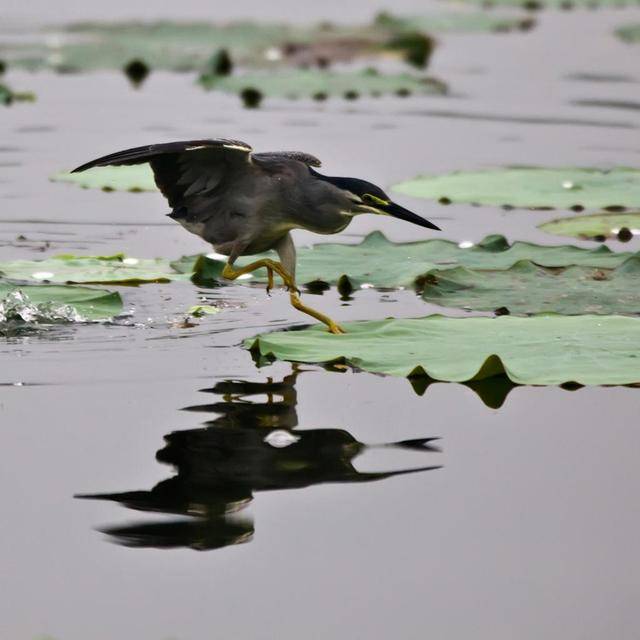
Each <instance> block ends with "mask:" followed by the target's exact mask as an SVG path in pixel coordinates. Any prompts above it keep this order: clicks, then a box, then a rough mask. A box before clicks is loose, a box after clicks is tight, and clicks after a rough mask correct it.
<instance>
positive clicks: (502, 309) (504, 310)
mask: <svg viewBox="0 0 640 640" xmlns="http://www.w3.org/2000/svg"><path fill="white" fill-rule="evenodd" d="M493 313H495V314H496V315H497V316H510V315H511V311H509V309H507V307H498V308H497V309H496V310H495V311H494V312H493Z"/></svg>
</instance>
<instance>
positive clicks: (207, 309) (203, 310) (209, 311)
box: [187, 304, 222, 318]
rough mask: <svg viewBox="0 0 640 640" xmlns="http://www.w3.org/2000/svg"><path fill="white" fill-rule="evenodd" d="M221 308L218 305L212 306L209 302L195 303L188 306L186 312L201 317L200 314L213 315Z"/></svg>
mask: <svg viewBox="0 0 640 640" xmlns="http://www.w3.org/2000/svg"><path fill="white" fill-rule="evenodd" d="M220 311H222V309H221V308H220V307H214V306H213V305H210V304H196V305H194V306H192V307H189V309H188V310H187V313H188V314H189V315H190V316H193V317H194V318H202V316H213V315H215V314H217V313H220Z"/></svg>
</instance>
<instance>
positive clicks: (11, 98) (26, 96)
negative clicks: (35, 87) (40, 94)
mask: <svg viewBox="0 0 640 640" xmlns="http://www.w3.org/2000/svg"><path fill="white" fill-rule="evenodd" d="M0 75H1V74H0ZM35 99H36V96H35V94H34V93H30V92H27V91H12V90H11V89H10V88H9V87H8V86H7V85H6V84H0V104H2V105H4V106H9V105H11V104H13V103H14V102H34V101H35Z"/></svg>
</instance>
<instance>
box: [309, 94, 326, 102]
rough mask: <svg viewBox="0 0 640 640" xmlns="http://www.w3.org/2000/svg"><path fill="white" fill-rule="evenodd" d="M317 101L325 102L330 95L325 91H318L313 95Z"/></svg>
mask: <svg viewBox="0 0 640 640" xmlns="http://www.w3.org/2000/svg"><path fill="white" fill-rule="evenodd" d="M311 97H312V98H313V99H314V100H316V101H317V102H324V101H325V100H326V99H327V98H328V97H329V96H328V95H327V94H326V93H325V92H324V91H318V92H317V93H314V94H313V95H312V96H311Z"/></svg>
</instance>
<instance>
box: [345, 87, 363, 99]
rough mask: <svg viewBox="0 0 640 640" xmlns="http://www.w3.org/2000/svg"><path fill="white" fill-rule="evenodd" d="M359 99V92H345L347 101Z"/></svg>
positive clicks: (351, 90)
mask: <svg viewBox="0 0 640 640" xmlns="http://www.w3.org/2000/svg"><path fill="white" fill-rule="evenodd" d="M359 97H360V94H359V93H358V92H357V91H354V90H353V89H350V90H349V91H345V92H344V99H345V100H357V99H358V98H359Z"/></svg>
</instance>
